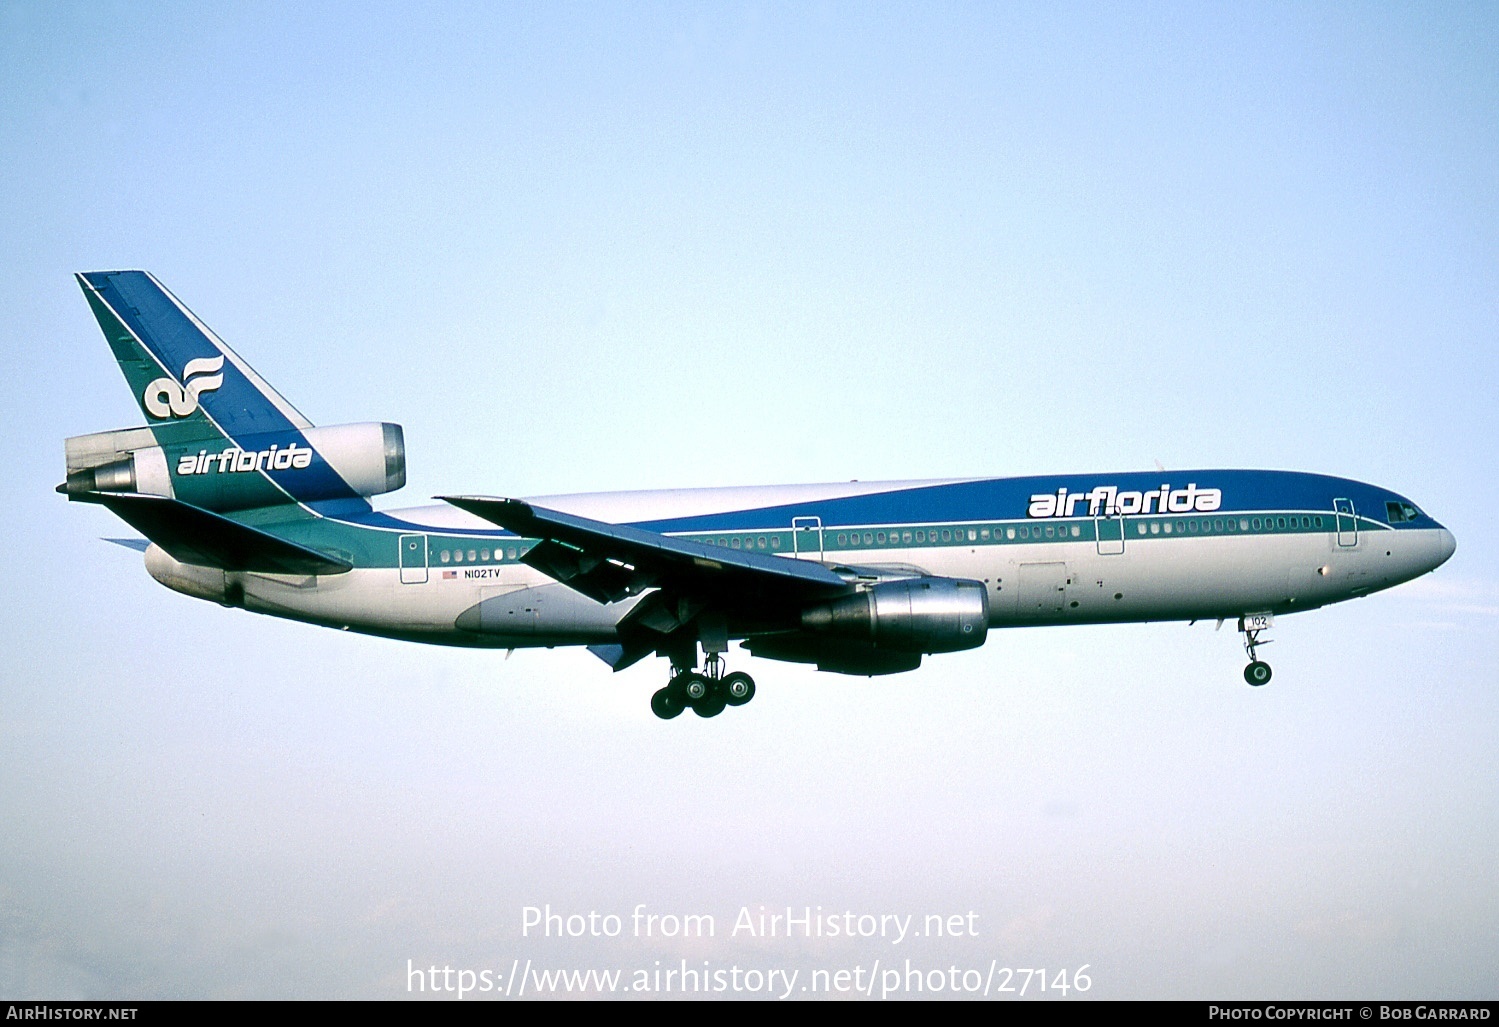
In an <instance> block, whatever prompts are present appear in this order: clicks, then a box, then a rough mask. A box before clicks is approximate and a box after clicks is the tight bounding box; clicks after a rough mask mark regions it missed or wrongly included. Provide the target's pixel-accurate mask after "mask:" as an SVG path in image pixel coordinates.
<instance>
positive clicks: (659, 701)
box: [651, 685, 687, 720]
mask: <svg viewBox="0 0 1499 1027" xmlns="http://www.w3.org/2000/svg"><path fill="white" fill-rule="evenodd" d="M686 708H687V704H686V703H685V702H683V701H682V696H681V694H680V692H679V691H678V690H677V689H675V688H673V687H672V686H671V685H667V686H666V687H665V688H663V689H661V690H660V691H658V692H657V693H656V694H655V695H653V696H651V712H652V713H654V714H655V715H656V716H658V717H660V718H661V719H662V720H671V719H672V718H673V717H679V716H681V715H682V711H683V710H685V709H686Z"/></svg>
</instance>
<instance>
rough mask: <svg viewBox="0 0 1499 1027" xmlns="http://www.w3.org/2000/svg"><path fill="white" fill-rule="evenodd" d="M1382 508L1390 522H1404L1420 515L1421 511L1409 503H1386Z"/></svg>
mask: <svg viewBox="0 0 1499 1027" xmlns="http://www.w3.org/2000/svg"><path fill="white" fill-rule="evenodd" d="M1384 508H1385V515H1386V519H1387V520H1389V522H1390V523H1391V524H1404V523H1406V522H1407V521H1414V520H1415V519H1416V518H1418V517H1420V516H1421V511H1420V510H1417V509H1416V508H1415V507H1414V506H1411V505H1410V504H1409V503H1386V504H1385V505H1384Z"/></svg>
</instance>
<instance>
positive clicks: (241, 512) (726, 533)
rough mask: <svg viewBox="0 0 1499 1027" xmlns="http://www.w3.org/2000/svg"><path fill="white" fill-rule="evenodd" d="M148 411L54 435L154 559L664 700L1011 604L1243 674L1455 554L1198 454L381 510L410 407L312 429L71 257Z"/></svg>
mask: <svg viewBox="0 0 1499 1027" xmlns="http://www.w3.org/2000/svg"><path fill="white" fill-rule="evenodd" d="M77 279H78V283H79V285H80V286H81V287H82V289H83V292H84V295H85V297H86V298H87V300H88V303H89V306H90V308H91V309H92V311H93V314H94V317H95V318H96V320H97V321H98V323H99V326H100V328H101V329H102V330H103V332H104V336H105V338H106V339H107V340H108V342H109V346H110V348H111V349H112V350H113V352H114V356H115V359H116V360H117V361H118V363H119V365H120V369H121V370H122V371H123V372H124V375H125V379H126V381H127V382H128V384H129V386H130V390H131V392H132V393H133V394H134V395H135V398H136V401H137V403H138V404H139V406H140V410H141V413H142V415H143V416H144V418H145V420H146V424H145V425H144V426H142V427H135V428H125V429H121V430H116V431H107V432H100V433H96V434H91V435H83V436H78V437H75V438H70V439H68V440H67V446H66V459H67V479H66V481H65V482H64V483H63V484H62V485H59V486H58V491H59V492H61V493H63V494H65V495H66V496H67V498H68V499H69V500H75V501H80V502H88V503H97V504H99V505H102V506H104V507H106V508H107V509H109V510H110V511H111V512H113V513H114V514H116V515H118V516H119V517H120V518H121V519H123V520H124V521H126V522H128V523H129V524H130V525H131V526H133V527H134V528H135V529H136V530H138V531H139V532H140V533H141V534H142V535H144V536H145V539H144V540H140V541H139V542H138V548H143V549H144V551H145V563H146V570H147V571H148V572H149V573H150V575H151V576H152V577H153V578H155V579H156V580H157V581H159V582H161V583H162V584H163V585H166V586H167V587H168V588H171V589H174V590H176V591H178V592H182V593H185V594H186V595H189V596H193V597H196V598H199V599H206V600H211V601H213V602H216V603H220V604H222V605H224V606H228V607H239V608H241V609H245V610H250V611H253V612H256V613H264V614H270V615H272V616H277V617H286V618H290V619H293V620H299V621H306V622H309V623H312V624H319V625H325V626H328V627H335V628H341V629H344V630H350V631H357V632H364V633H367V634H371V635H380V636H384V637H388V638H396V639H405V640H410V641H416V642H428V643H436V644H442V645H459V646H474V647H483V648H492V649H516V648H521V647H532V646H546V647H553V646H563V645H583V646H587V647H588V649H589V651H591V652H592V653H594V654H595V655H596V656H598V657H599V658H600V659H601V660H603V661H604V662H605V663H606V664H608V665H609V666H610V667H612V668H613V669H614V670H616V671H618V670H622V669H624V668H626V667H629V666H631V665H632V664H634V663H636V662H637V661H639V660H641V659H643V658H645V657H647V656H651V655H656V656H661V657H665V658H666V659H667V661H668V662H669V664H670V668H671V671H670V676H669V680H668V682H667V684H666V685H665V686H664V687H662V688H660V689H659V690H658V691H656V692H655V693H654V695H653V696H652V698H651V709H652V710H653V711H654V712H655V713H656V715H657V716H659V717H662V718H666V719H669V718H671V717H675V716H677V715H678V714H680V713H681V712H683V711H684V710H685V709H688V708H690V709H692V710H693V711H694V712H695V713H697V714H698V715H699V716H703V717H712V716H716V715H717V714H719V713H721V712H723V710H724V709H725V708H726V707H728V706H741V705H743V704H744V703H746V702H748V701H750V700H751V699H752V698H753V697H754V695H755V682H754V680H753V679H752V678H751V677H750V676H749V675H748V674H746V673H744V672H743V671H734V672H726V667H725V659H724V658H725V654H726V653H728V652H729V649H730V643H731V642H734V641H737V642H739V644H740V646H741V647H742V648H743V649H745V650H748V651H749V652H750V653H752V654H753V655H755V656H758V657H762V658H765V659H769V660H783V661H792V662H798V663H807V664H812V665H815V666H816V667H817V668H818V669H819V670H823V671H830V672H833V673H839V674H853V675H867V676H874V675H881V674H894V673H899V672H902V671H910V670H914V669H916V668H917V667H918V666H919V665H920V664H921V661H922V657H923V656H926V655H930V654H937V653H948V652H957V651H961V650H966V649H972V648H974V647H976V646H979V645H982V644H983V643H984V641H985V639H986V638H987V636H988V633H989V632H990V631H991V630H992V629H996V628H1005V627H1013V626H1020V625H1063V624H1106V623H1119V622H1141V621H1158V620H1199V619H1209V618H1212V619H1217V620H1218V621H1219V623H1220V624H1221V623H1222V622H1223V621H1225V620H1234V621H1235V622H1236V624H1237V626H1238V629H1239V631H1240V632H1242V633H1243V635H1244V648H1245V651H1246V653H1247V654H1248V657H1249V664H1248V666H1247V667H1246V668H1245V670H1244V677H1245V680H1247V681H1248V682H1249V683H1250V684H1251V685H1263V684H1265V683H1266V682H1267V681H1269V680H1270V667H1269V665H1268V664H1267V663H1265V662H1264V661H1263V660H1261V659H1259V658H1258V654H1257V649H1258V647H1259V646H1261V645H1263V644H1264V643H1265V642H1266V641H1267V639H1265V638H1264V632H1265V631H1267V630H1268V629H1269V628H1270V627H1271V625H1272V624H1273V622H1274V618H1275V617H1277V616H1281V615H1284V614H1289V613H1298V612H1300V611H1303V610H1312V609H1316V608H1317V607H1319V606H1325V605H1327V604H1329V603H1335V602H1340V601H1342V600H1345V599H1352V598H1355V597H1358V596H1364V595H1367V594H1369V593H1371V592H1375V591H1378V590H1380V589H1384V588H1389V587H1390V586H1392V585H1396V584H1399V583H1400V582H1403V581H1408V580H1410V579H1411V578H1414V577H1417V576H1418V575H1421V574H1425V573H1426V572H1428V571H1431V570H1433V569H1435V568H1436V567H1437V566H1439V565H1440V564H1442V563H1443V562H1445V561H1446V560H1447V559H1448V558H1449V557H1450V556H1451V555H1452V553H1453V551H1454V549H1455V547H1456V544H1455V542H1454V540H1453V537H1452V534H1451V532H1449V531H1448V530H1447V529H1446V528H1444V527H1442V525H1440V524H1438V523H1437V522H1436V521H1435V520H1433V519H1432V518H1431V517H1430V516H1429V515H1428V514H1427V513H1426V512H1425V511H1423V510H1422V509H1421V508H1420V507H1418V506H1416V505H1415V504H1414V503H1413V502H1411V501H1410V500H1409V499H1407V498H1406V497H1405V496H1402V495H1399V494H1397V493H1394V492H1391V491H1389V490H1388V489H1385V488H1381V487H1378V486H1375V485H1368V484H1364V483H1362V482H1357V481H1350V480H1348V479H1344V478H1336V477H1329V476H1326V475H1321V474H1308V473H1301V472H1290V471H1265V470H1198V471H1173V472H1170V473H1166V472H1147V473H1140V472H1122V473H1112V474H1065V475H1055V476H1044V477H1026V478H992V477H979V478H963V479H951V480H940V481H894V482H844V483H838V484H826V485H789V486H771V487H749V488H716V489H683V490H674V491H653V492H619V493H599V494H590V495H566V496H544V497H536V498H529V499H517V498H502V497H494V496H481V495H450V496H441V497H438V498H439V499H440V500H441V501H442V503H441V505H438V506H429V507H423V508H417V509H408V510H385V511H381V510H376V509H375V508H374V507H373V505H372V504H371V503H370V498H371V497H373V496H378V495H382V494H384V493H388V492H392V491H394V490H396V489H399V488H401V487H402V486H403V485H404V484H405V480H406V462H405V444H404V435H403V433H402V429H401V427H400V426H399V425H395V424H387V423H378V422H376V423H362V424H344V425H333V426H322V427H317V426H314V425H313V424H312V422H311V421H309V420H308V419H307V418H306V417H304V416H303V415H302V414H301V413H300V412H299V411H298V410H297V409H296V408H295V407H293V406H292V405H291V404H290V403H289V402H287V401H286V399H284V398H283V397H282V396H281V395H280V393H278V392H277V391H276V390H275V389H273V388H272V387H271V386H270V385H269V384H268V383H267V382H266V381H265V380H264V379H263V378H261V377H260V375H258V374H256V373H255V371H254V370H253V369H252V368H251V367H250V365H249V364H247V363H246V362H245V361H244V360H243V359H241V358H240V356H239V355H238V354H237V353H235V352H234V351H233V350H232V349H230V348H229V347H228V346H227V345H226V344H225V343H224V342H223V341H222V340H220V339H219V338H218V336H217V335H215V334H214V333H213V332H212V331H210V330H209V329H208V327H207V326H206V325H205V324H204V323H203V322H202V321H201V320H199V319H198V317H197V316H196V315H195V314H194V313H193V312H192V311H191V310H189V309H188V308H187V307H186V306H184V305H183V304H182V303H181V302H180V301H179V300H178V299H177V298H176V297H175V296H173V295H172V294H171V293H170V292H169V291H167V289H165V288H164V287H163V286H162V285H161V284H160V283H159V282H158V281H157V280H156V279H155V278H154V277H153V276H151V275H150V274H148V273H146V272H143V271H106V272H89V273H85V274H80V275H78V276H77Z"/></svg>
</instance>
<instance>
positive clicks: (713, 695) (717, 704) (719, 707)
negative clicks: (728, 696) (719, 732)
mask: <svg viewBox="0 0 1499 1027" xmlns="http://www.w3.org/2000/svg"><path fill="white" fill-rule="evenodd" d="M726 705H728V704H727V703H726V702H724V697H723V694H722V693H720V692H718V691H716V690H715V691H711V692H709V693H708V694H707V695H705V696H703V697H702V698H701V699H699V700H698V701H697V702H695V703H693V704H692V712H693V713H696V714H697V715H698V716H699V717H716V716H718V715H719V714H720V713H722V712H723V709H724V707H725V706H726Z"/></svg>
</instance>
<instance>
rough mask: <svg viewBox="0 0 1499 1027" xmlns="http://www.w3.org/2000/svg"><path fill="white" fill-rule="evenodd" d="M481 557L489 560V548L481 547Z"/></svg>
mask: <svg viewBox="0 0 1499 1027" xmlns="http://www.w3.org/2000/svg"><path fill="white" fill-rule="evenodd" d="M479 559H481V560H488V559H489V550H487V549H481V550H479Z"/></svg>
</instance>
